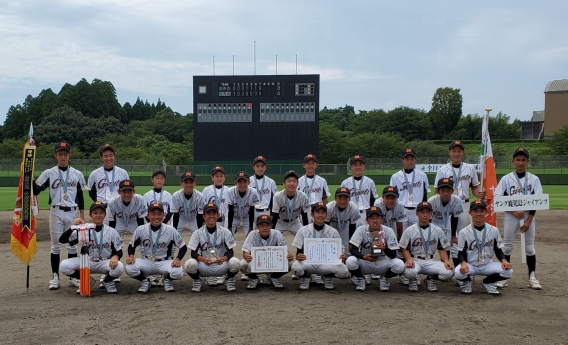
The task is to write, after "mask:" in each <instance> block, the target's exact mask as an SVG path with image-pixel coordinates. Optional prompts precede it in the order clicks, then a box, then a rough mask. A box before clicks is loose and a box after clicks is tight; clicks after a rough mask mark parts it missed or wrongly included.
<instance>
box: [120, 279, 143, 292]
mask: <svg viewBox="0 0 568 345" xmlns="http://www.w3.org/2000/svg"><path fill="white" fill-rule="evenodd" d="M113 282H114V281H113ZM149 288H150V281H149V280H148V278H146V279H144V280H143V281H142V282H141V283H140V288H138V292H139V293H146V292H148V289H149Z"/></svg>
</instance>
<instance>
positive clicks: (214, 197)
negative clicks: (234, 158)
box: [201, 166, 229, 226]
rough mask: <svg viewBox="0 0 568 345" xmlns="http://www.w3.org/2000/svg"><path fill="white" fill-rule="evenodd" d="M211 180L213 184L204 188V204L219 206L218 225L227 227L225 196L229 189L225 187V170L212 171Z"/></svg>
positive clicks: (221, 168) (219, 167) (218, 167)
mask: <svg viewBox="0 0 568 345" xmlns="http://www.w3.org/2000/svg"><path fill="white" fill-rule="evenodd" d="M211 180H212V181H213V184H211V185H209V186H207V187H205V188H203V191H202V192H201V194H203V202H204V204H208V203H214V204H217V207H218V208H219V213H220V216H219V219H217V223H219V225H220V226H225V214H226V208H227V207H226V205H225V199H224V197H223V194H225V192H226V191H227V190H228V189H229V187H227V186H225V184H224V183H225V169H223V167H221V166H216V167H215V168H213V170H211Z"/></svg>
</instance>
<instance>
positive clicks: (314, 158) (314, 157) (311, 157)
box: [304, 154, 318, 163]
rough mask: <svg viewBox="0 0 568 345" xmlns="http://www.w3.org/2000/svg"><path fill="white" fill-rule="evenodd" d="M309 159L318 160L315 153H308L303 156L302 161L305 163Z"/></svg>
mask: <svg viewBox="0 0 568 345" xmlns="http://www.w3.org/2000/svg"><path fill="white" fill-rule="evenodd" d="M310 159H313V160H314V161H315V162H316V163H317V162H318V157H316V155H312V154H309V155H307V156H306V157H304V163H306V162H307V161H309V160H310Z"/></svg>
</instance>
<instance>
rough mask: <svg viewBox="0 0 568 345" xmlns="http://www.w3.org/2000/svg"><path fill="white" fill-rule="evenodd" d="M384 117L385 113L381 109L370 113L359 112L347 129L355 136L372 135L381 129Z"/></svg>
mask: <svg viewBox="0 0 568 345" xmlns="http://www.w3.org/2000/svg"><path fill="white" fill-rule="evenodd" d="M386 117H387V113H386V112H385V111H384V110H383V109H379V110H376V109H373V110H370V111H363V110H361V111H360V112H359V115H358V116H356V117H355V118H354V119H353V121H352V122H351V124H350V125H349V127H350V128H351V131H352V132H353V133H355V134H358V133H372V132H375V131H376V130H377V129H379V128H383V126H382V122H383V121H385V119H386Z"/></svg>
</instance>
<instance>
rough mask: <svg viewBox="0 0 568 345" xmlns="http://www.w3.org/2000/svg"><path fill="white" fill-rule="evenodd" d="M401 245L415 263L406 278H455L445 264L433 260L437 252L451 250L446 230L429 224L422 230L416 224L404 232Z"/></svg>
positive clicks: (407, 269)
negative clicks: (427, 276)
mask: <svg viewBox="0 0 568 345" xmlns="http://www.w3.org/2000/svg"><path fill="white" fill-rule="evenodd" d="M458 199H459V198H458ZM459 201H460V202H461V200H459ZM399 245H400V248H401V249H407V250H408V251H409V252H410V255H411V256H412V258H413V259H412V260H413V261H414V267H413V268H405V269H404V276H405V277H406V278H408V279H411V280H412V279H420V274H426V275H429V276H435V278H439V279H440V280H443V281H448V280H450V279H452V277H453V276H454V271H453V270H449V269H447V268H446V266H445V264H444V263H443V262H441V261H438V260H434V259H433V257H434V254H435V253H436V251H437V250H448V249H450V242H449V240H446V237H445V233H444V230H443V229H442V228H440V227H439V226H436V225H435V224H429V225H428V226H427V227H426V228H422V227H421V226H420V225H419V224H418V223H416V224H414V225H412V226H411V227H409V228H407V229H406V230H404V232H403V233H402V237H401V238H400V243H399Z"/></svg>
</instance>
